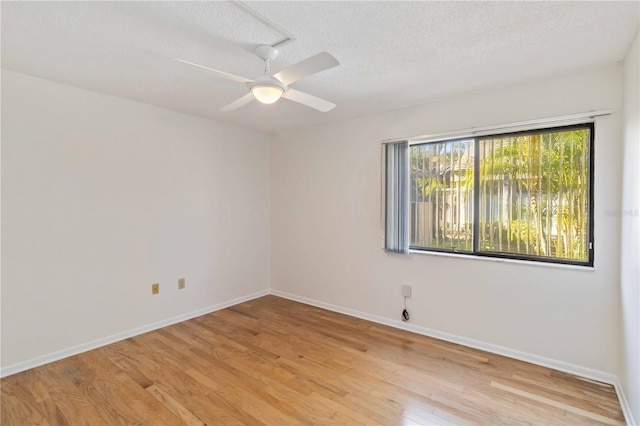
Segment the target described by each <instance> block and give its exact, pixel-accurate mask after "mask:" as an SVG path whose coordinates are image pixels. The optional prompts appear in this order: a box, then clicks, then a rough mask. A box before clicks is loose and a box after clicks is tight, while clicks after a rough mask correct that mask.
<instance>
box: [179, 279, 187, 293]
mask: <svg viewBox="0 0 640 426" xmlns="http://www.w3.org/2000/svg"><path fill="white" fill-rule="evenodd" d="M184 286H185V281H184V278H178V290H182V289H183V288H184Z"/></svg>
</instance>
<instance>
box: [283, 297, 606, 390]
mask: <svg viewBox="0 0 640 426" xmlns="http://www.w3.org/2000/svg"><path fill="white" fill-rule="evenodd" d="M271 294H273V295H274V296H279V297H283V298H285V299H290V300H294V301H296V302H301V303H305V304H307V305H312V306H316V307H318V308H323V309H327V310H329V311H334V312H338V313H341V314H345V315H349V316H352V317H356V318H361V319H365V320H367V321H372V322H375V323H378V324H383V325H388V326H390V327H395V328H399V329H402V330H407V331H411V332H413V333H417V334H422V335H424V336H429V337H434V338H436V339H440V340H444V341H447V342H451V343H457V344H460V345H463V346H468V347H471V348H475V349H480V350H483V351H486V352H491V353H494V354H497V355H503V356H506V357H509V358H514V359H518V360H521V361H525V362H530V363H531V364H536V365H540V366H543V367H548V368H552V369H554V370H559V371H563V372H565V373H570V374H574V375H576V376H580V377H584V378H587V379H591V380H596V381H598V382H602V383H607V384H610V385H613V386H615V385H616V381H617V379H618V378H617V376H616V375H615V374H611V373H606V372H603V371H599V370H594V369H591V368H587V367H582V366H579V365H576V364H571V363H568V362H564V361H559V360H555V359H551V358H547V357H544V356H540V355H535V354H530V353H528V352H522V351H518V350H516V349H511V348H507V347H504V346H500V345H494V344H492V343H487V342H482V341H480V340H474V339H469V338H467V337H462V336H458V335H455V334H450V333H446V332H443V331H439V330H434V329H431V328H427V327H422V326H419V325H414V324H408V323H405V322H402V321H400V320H392V319H389V318H385V317H381V316H378V315H373V314H368V313H366V312H360V311H356V310H353V309H348V308H344V307H342V306H337V305H332V304H330V303H325V302H321V301H319V300H314V299H309V298H307V297H302V296H298V295H295V294H291V293H287V292H285V291H281V290H275V289H271Z"/></svg>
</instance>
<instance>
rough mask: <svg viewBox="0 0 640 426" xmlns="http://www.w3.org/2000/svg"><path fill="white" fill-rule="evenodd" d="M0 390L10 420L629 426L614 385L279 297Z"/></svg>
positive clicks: (30, 375)
mask: <svg viewBox="0 0 640 426" xmlns="http://www.w3.org/2000/svg"><path fill="white" fill-rule="evenodd" d="M1 386H2V392H1V403H2V405H1V408H2V412H1V417H0V420H1V421H2V425H5V426H6V425H32V424H45V425H46V424H51V425H56V424H73V425H75V424H90V425H116V424H135V425H142V424H148V425H179V424H188V425H201V424H207V425H218V424H234V425H237V424H251V425H260V424H264V425H293V424H322V425H324V424H349V425H350V424H354V425H356V424H366V425H369V424H384V425H409V424H438V425H440V424H554V425H560V424H571V425H575V424H624V419H623V415H622V411H621V409H620V404H619V402H618V399H617V397H616V394H615V391H614V389H613V388H612V387H611V386H609V385H604V384H601V383H596V382H592V381H589V380H584V379H580V378H578V377H575V376H572V375H570V374H565V373H561V372H558V371H554V370H551V369H548V368H543V367H539V366H536V365H532V364H528V363H525V362H521V361H516V360H512V359H509V358H505V357H502V356H498V355H493V354H490V353H486V352H482V351H479V350H475V349H470V348H466V347H464V346H459V345H455V344H452V343H447V342H443V341H440V340H436V339H432V338H428V337H424V336H420V335H416V334H412V333H408V332H404V331H401V330H396V329H393V328H389V327H385V326H381V325H378V324H374V323H371V322H368V321H363V320H359V319H356V318H351V317H348V316H344V315H340V314H336V313H333V312H329V311H325V310H322V309H318V308H314V307H311V306H307V305H304V304H300V303H296V302H292V301H289V300H285V299H281V298H278V297H274V296H266V297H263V298H260V299H256V300H253V301H250V302H246V303H243V304H241V305H236V306H234V307H232V308H228V309H225V310H222V311H218V312H215V313H212V314H209V315H205V316H202V317H199V318H196V319H193V320H190V321H186V322H183V323H180V324H176V325H172V326H170V327H166V328H163V329H160V330H157V331H153V332H150V333H146V334H143V335H140V336H137V337H133V338H130V339H127V340H124V341H121V342H118V343H114V344H111V345H108V346H105V347H102V348H100V349H96V350H93V351H90V352H86V353H83V354H81V355H77V356H73V357H70V358H67V359H64V360H62V361H58V362H55V363H51V364H48V365H45V366H42V367H38V368H34V369H32V370H29V371H26V372H23V373H19V374H16V375H13V376H9V377H7V378H4V379H2V381H1Z"/></svg>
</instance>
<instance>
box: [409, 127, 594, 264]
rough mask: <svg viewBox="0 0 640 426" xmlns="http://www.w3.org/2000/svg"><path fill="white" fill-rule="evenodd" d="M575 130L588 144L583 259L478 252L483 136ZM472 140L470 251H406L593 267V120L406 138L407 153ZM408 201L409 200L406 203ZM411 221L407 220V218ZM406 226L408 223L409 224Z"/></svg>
mask: <svg viewBox="0 0 640 426" xmlns="http://www.w3.org/2000/svg"><path fill="white" fill-rule="evenodd" d="M576 129H588V130H589V140H588V143H589V147H588V155H589V159H588V165H589V170H588V173H587V176H588V182H587V196H588V203H587V205H588V209H589V211H588V213H587V220H588V224H587V230H586V231H587V236H586V244H587V247H586V250H587V260H586V261H581V260H571V259H562V258H555V257H543V256H535V255H522V254H515V253H504V252H496V251H480V250H479V249H478V246H479V243H480V238H479V235H480V233H479V231H480V219H479V217H480V215H479V214H478V212H479V206H480V196H479V185H480V155H479V154H478V153H480V143H481V141H482V140H484V139H491V138H504V137H514V136H522V135H532V134H546V133H555V132H562V131H570V130H576ZM471 139H472V140H473V148H474V158H473V167H474V170H473V176H474V177H473V236H472V244H471V245H472V251H465V250H459V249H452V250H449V249H445V248H438V247H433V248H431V247H420V246H413V245H411V244H410V245H409V250H410V251H411V252H420V253H430V252H435V253H446V254H451V255H464V256H472V257H478V258H489V259H507V260H518V261H526V262H534V263H553V264H560V265H571V266H586V267H593V266H594V258H595V256H594V251H595V250H594V248H595V243H594V229H595V226H594V225H595V223H594V222H595V221H594V219H595V207H594V206H595V202H594V201H595V199H594V197H595V195H594V180H595V156H594V152H595V123H594V122H593V121H585V122H581V123H576V124H568V125H559V126H545V127H536V128H529V129H526V130H519V131H504V132H501V131H500V130H499V129H496V131H495V132H487V133H484V132H483V133H482V134H478V135H468V134H466V135H465V134H461V135H458V136H453V135H452V136H451V137H447V138H437V139H435V138H434V139H433V140H419V139H416V140H409V151H408V152H409V153H408V155H410V151H411V147H412V146H416V145H427V144H434V143H447V142H455V141H460V140H471ZM408 176H409V177H408V183H409V184H410V182H411V173H409V174H408ZM410 203H411V201H410V200H409V204H410ZM409 222H411V221H409ZM409 226H410V223H409Z"/></svg>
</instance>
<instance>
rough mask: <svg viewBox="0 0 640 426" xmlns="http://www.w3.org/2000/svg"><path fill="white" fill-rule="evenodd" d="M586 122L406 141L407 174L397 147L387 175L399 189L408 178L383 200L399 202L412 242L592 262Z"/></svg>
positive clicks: (589, 130)
mask: <svg viewBox="0 0 640 426" xmlns="http://www.w3.org/2000/svg"><path fill="white" fill-rule="evenodd" d="M593 130H594V128H593V124H592V123H588V124H580V125H574V126H565V127H556V128H550V129H538V130H532V131H524V132H518V133H510V134H490V135H483V136H481V137H466V138H459V139H450V140H439V141H411V142H410V143H407V142H405V144H404V146H405V147H406V146H407V145H408V161H407V162H406V164H407V166H406V167H408V168H409V173H406V171H405V172H404V173H399V172H398V171H397V169H398V167H399V165H400V166H401V165H402V164H403V163H401V162H398V158H397V155H396V156H395V158H394V165H395V171H394V173H387V175H386V181H387V187H389V183H390V182H392V183H394V184H395V185H396V188H398V187H402V186H403V185H400V186H398V182H397V181H398V180H404V182H406V180H407V179H408V182H406V184H408V185H406V186H408V192H409V194H408V197H405V198H401V197H398V196H397V194H396V196H395V201H394V200H390V199H387V205H386V211H387V213H388V212H390V211H392V210H393V209H392V208H393V207H396V208H398V211H396V212H395V213H394V215H393V217H394V218H402V217H403V212H404V211H406V210H408V214H406V220H407V222H408V226H406V228H408V229H407V232H408V237H407V239H408V248H409V249H412V250H424V251H440V252H453V253H464V254H471V255H477V256H490V257H501V258H512V259H523V260H535V261H542V262H555V263H566V264H577V265H589V266H592V265H593V244H592V235H593V208H592V205H593V194H592V175H593V165H592V164H593V163H592V161H593V155H592V149H593V148H592V145H593V144H592V139H593ZM387 150H388V149H387ZM395 151H397V152H402V151H400V150H397V149H396V150H395ZM404 152H406V151H404ZM394 179H395V180H396V181H395V182H394ZM403 199H404V200H405V201H404V203H406V206H405V205H399V203H402V201H400V200H403ZM390 205H391V207H392V208H391V209H390ZM389 228H390V227H389V221H387V232H386V235H389ZM404 228H405V226H404V225H403V226H399V227H396V229H397V230H399V231H398V232H400V233H402V232H403V229H404ZM398 232H396V234H397V233H398ZM400 240H401V239H400ZM398 241H399V239H398V238H396V239H395V242H396V243H397V242H398ZM393 251H400V252H402V251H403V250H398V249H397V247H396V250H393Z"/></svg>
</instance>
